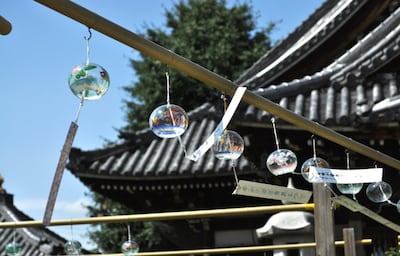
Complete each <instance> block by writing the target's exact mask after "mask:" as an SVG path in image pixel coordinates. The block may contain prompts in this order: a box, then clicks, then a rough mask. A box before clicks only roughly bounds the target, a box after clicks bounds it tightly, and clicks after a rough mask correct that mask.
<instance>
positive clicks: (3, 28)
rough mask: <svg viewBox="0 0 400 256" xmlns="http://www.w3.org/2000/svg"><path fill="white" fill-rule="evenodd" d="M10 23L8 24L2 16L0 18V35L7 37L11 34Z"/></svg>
mask: <svg viewBox="0 0 400 256" xmlns="http://www.w3.org/2000/svg"><path fill="white" fill-rule="evenodd" d="M11 27H12V26H11V23H10V22H8V20H6V19H5V18H3V16H0V34H2V35H7V34H9V33H10V32H11Z"/></svg>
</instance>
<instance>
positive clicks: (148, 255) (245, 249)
mask: <svg viewBox="0 0 400 256" xmlns="http://www.w3.org/2000/svg"><path fill="white" fill-rule="evenodd" d="M356 243H357V244H362V245H370V244H372V239H362V240H359V241H356ZM335 245H336V246H344V241H336V242H335ZM315 246H316V243H315V242H310V243H296V244H275V245H260V246H242V247H230V248H213V249H194V250H177V251H158V252H139V253H138V254H136V255H137V256H174V255H207V254H231V253H252V252H263V251H273V250H290V249H300V248H313V247H315ZM90 255H91V256H95V255H102V256H123V254H122V253H113V254H89V256H90Z"/></svg>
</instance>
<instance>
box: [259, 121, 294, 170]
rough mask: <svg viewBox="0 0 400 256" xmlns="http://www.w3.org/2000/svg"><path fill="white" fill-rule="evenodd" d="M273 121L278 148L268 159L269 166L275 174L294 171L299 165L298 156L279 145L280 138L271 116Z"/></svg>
mask: <svg viewBox="0 0 400 256" xmlns="http://www.w3.org/2000/svg"><path fill="white" fill-rule="evenodd" d="M271 122H272V128H273V131H274V137H275V144H276V150H275V151H274V152H272V153H271V154H270V155H269V156H268V158H267V160H266V165H267V168H268V170H269V171H270V172H271V173H272V174H273V175H275V176H279V175H283V174H286V173H293V172H294V171H295V170H296V167H297V157H296V155H295V154H294V153H293V151H291V150H289V149H282V148H280V147H279V139H278V133H277V131H276V124H275V118H274V117H273V118H271Z"/></svg>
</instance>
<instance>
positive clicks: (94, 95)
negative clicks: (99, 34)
mask: <svg viewBox="0 0 400 256" xmlns="http://www.w3.org/2000/svg"><path fill="white" fill-rule="evenodd" d="M88 31H89V37H84V39H85V41H86V62H85V63H84V64H80V65H77V66H76V67H74V68H73V69H72V72H71V74H70V75H69V78H68V85H69V88H70V89H71V91H72V93H73V94H74V95H75V96H76V97H78V98H79V99H80V103H79V107H78V111H77V114H76V116H75V120H74V121H73V122H71V125H70V127H69V129H68V133H67V136H66V139H65V142H64V145H63V148H62V150H61V155H60V158H59V160H58V164H57V168H56V171H55V174H54V178H53V182H52V184H51V188H50V194H49V197H48V200H47V205H46V209H45V213H44V217H43V225H45V226H48V225H50V222H51V217H52V214H53V210H54V205H55V202H56V197H57V194H58V190H59V187H60V183H61V179H62V175H63V172H64V169H65V166H66V163H67V160H68V157H69V153H70V151H71V148H72V144H73V141H74V138H75V135H76V132H77V130H78V124H77V123H78V119H79V115H80V111H81V108H82V106H83V103H84V101H85V100H98V99H100V98H101V97H102V96H103V95H104V94H105V93H106V92H107V91H108V88H109V86H110V77H109V75H108V73H107V71H106V70H105V69H104V68H103V67H102V66H100V65H98V64H95V63H91V62H90V60H89V53H90V47H89V40H90V39H91V37H92V32H91V29H90V28H88Z"/></svg>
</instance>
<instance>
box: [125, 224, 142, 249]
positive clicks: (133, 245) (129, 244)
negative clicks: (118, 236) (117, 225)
mask: <svg viewBox="0 0 400 256" xmlns="http://www.w3.org/2000/svg"><path fill="white" fill-rule="evenodd" d="M121 252H122V253H123V254H124V255H125V256H133V255H136V254H137V253H138V252H139V245H138V243H136V242H135V241H134V240H132V238H131V227H130V225H129V224H128V240H127V241H125V242H123V243H122V245H121Z"/></svg>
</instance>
